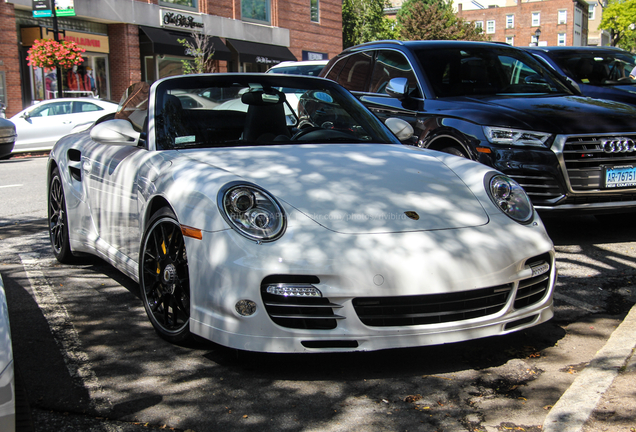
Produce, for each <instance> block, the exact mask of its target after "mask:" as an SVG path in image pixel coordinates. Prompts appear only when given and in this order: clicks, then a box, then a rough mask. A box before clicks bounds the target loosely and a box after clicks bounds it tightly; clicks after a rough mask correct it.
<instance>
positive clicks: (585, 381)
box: [542, 305, 636, 432]
mask: <svg viewBox="0 0 636 432" xmlns="http://www.w3.org/2000/svg"><path fill="white" fill-rule="evenodd" d="M635 335H636V305H635V306H633V307H632V309H631V310H630V311H629V313H628V314H627V316H626V317H625V319H624V320H623V322H622V323H621V324H620V325H619V326H618V327H617V328H616V330H614V331H613V332H612V335H611V336H610V338H609V339H608V340H607V343H606V344H605V346H603V348H601V349H600V350H599V351H598V352H597V353H596V355H595V356H594V358H593V359H592V361H590V364H589V365H587V367H586V368H585V369H584V370H583V371H582V372H581V373H580V374H579V375H578V376H577V377H576V379H575V380H574V382H573V383H572V385H571V386H570V388H568V389H567V390H566V392H565V393H563V395H562V396H561V397H560V398H559V400H558V401H557V403H556V404H555V405H554V407H553V408H552V409H551V410H550V412H549V413H548V415H547V417H546V418H545V420H544V422H543V429H542V430H543V431H544V432H581V431H582V430H583V426H584V425H585V422H586V421H587V420H588V419H589V418H590V416H591V415H592V413H593V412H594V409H595V408H596V405H598V403H599V401H600V400H601V397H602V396H603V394H604V393H605V392H606V391H607V389H609V387H610V386H611V385H612V382H613V381H614V378H615V377H616V375H618V372H619V371H620V369H621V368H622V367H623V366H625V364H626V362H627V361H628V360H629V358H630V357H631V356H632V354H633V352H634V348H635V347H636V336H635Z"/></svg>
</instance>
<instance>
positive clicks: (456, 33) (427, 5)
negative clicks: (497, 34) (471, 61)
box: [398, 0, 636, 41]
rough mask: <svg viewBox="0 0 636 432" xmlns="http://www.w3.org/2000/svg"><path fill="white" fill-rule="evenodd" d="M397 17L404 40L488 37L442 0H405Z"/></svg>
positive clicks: (476, 38)
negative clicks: (405, 4)
mask: <svg viewBox="0 0 636 432" xmlns="http://www.w3.org/2000/svg"><path fill="white" fill-rule="evenodd" d="M635 1H636V0H635ZM403 7H404V6H403ZM400 12H402V10H400ZM398 21H399V24H400V29H401V33H400V37H401V38H402V39H404V40H475V41H479V40H488V38H487V37H486V35H485V34H484V33H483V32H482V31H481V29H478V28H477V27H475V25H474V24H473V23H471V22H468V21H466V20H465V19H463V18H460V17H457V16H456V15H455V14H454V13H453V10H452V7H451V6H450V5H449V4H448V3H444V2H443V1H442V2H433V3H431V2H430V0H429V1H428V2H427V0H412V1H409V2H408V9H407V10H405V11H404V12H403V13H401V14H400V13H398Z"/></svg>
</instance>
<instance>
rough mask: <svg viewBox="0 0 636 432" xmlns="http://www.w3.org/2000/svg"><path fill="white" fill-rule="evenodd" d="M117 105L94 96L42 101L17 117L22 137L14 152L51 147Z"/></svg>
mask: <svg viewBox="0 0 636 432" xmlns="http://www.w3.org/2000/svg"><path fill="white" fill-rule="evenodd" d="M116 110H117V104H116V103H113V102H109V101H105V100H100V99H94V98H60V99H51V100H46V101H42V102H39V103H37V104H35V105H32V106H30V107H28V108H26V109H24V110H22V111H20V112H19V113H17V114H16V115H14V116H13V117H11V121H12V122H13V123H14V124H15V128H16V131H17V133H18V138H17V139H16V142H15V146H14V148H13V152H14V153H17V152H27V151H41V150H50V149H51V148H53V144H55V142H56V141H57V140H58V139H60V138H62V137H63V136H64V135H68V134H69V133H71V131H73V129H75V130H78V126H80V127H81V126H84V128H87V127H89V126H90V125H91V124H92V122H94V121H95V120H97V119H99V118H101V117H102V116H104V115H106V114H110V113H114V112H115V111H116Z"/></svg>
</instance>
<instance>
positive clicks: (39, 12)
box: [32, 0, 53, 18]
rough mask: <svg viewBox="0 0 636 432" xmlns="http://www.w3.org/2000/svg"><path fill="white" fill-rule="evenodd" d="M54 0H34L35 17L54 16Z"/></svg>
mask: <svg viewBox="0 0 636 432" xmlns="http://www.w3.org/2000/svg"><path fill="white" fill-rule="evenodd" d="M52 2H53V0H33V3H32V7H33V18H44V17H50V16H53V7H52V6H51V4H52Z"/></svg>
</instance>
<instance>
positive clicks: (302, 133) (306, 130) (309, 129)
mask: <svg viewBox="0 0 636 432" xmlns="http://www.w3.org/2000/svg"><path fill="white" fill-rule="evenodd" d="M321 129H322V128H321V127H319V126H308V127H305V128H302V129H301V130H299V131H298V132H296V133H295V134H294V136H293V137H291V140H292V141H295V140H297V139H299V138H300V137H303V136H305V135H307V134H308V133H310V132H314V131H317V130H321Z"/></svg>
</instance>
